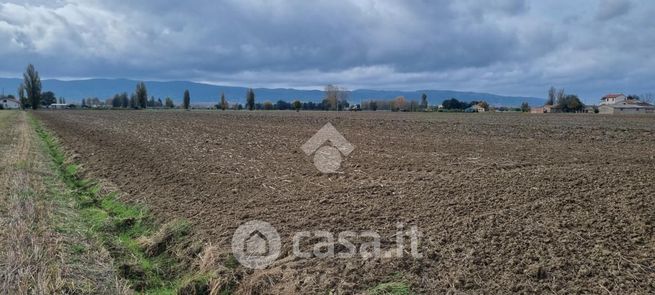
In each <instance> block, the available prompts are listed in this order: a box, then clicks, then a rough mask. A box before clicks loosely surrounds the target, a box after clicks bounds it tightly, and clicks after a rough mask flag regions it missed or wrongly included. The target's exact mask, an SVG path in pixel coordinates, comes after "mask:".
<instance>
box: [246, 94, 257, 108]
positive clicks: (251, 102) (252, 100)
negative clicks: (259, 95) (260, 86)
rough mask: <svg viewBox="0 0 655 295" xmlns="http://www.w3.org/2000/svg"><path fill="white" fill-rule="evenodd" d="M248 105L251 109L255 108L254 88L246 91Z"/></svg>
mask: <svg viewBox="0 0 655 295" xmlns="http://www.w3.org/2000/svg"><path fill="white" fill-rule="evenodd" d="M246 107H247V108H248V110H251V111H252V110H253V109H254V108H255V91H254V90H252V88H248V91H246Z"/></svg>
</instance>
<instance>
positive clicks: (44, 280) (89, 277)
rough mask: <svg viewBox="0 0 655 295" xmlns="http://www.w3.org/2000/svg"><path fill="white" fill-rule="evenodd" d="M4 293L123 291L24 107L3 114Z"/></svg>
mask: <svg viewBox="0 0 655 295" xmlns="http://www.w3.org/2000/svg"><path fill="white" fill-rule="evenodd" d="M0 132H1V133H2V136H0V150H2V158H1V159H0V181H1V182H2V183H1V184H0V227H1V228H2V229H3V230H2V231H0V292H1V293H2V294H61V293H75V294H124V293H129V292H130V291H129V289H128V288H127V287H126V283H125V282H123V281H122V280H120V279H119V278H118V277H117V276H116V274H115V272H114V267H113V265H112V259H111V257H110V256H109V254H108V253H107V251H105V250H104V248H103V247H102V246H101V245H99V244H98V243H97V242H96V241H95V239H94V238H93V237H92V236H89V235H88V233H87V232H85V231H84V229H83V227H78V226H76V224H78V222H77V221H78V220H79V216H78V210H77V208H76V204H75V202H74V201H72V200H71V199H70V198H67V196H69V195H70V194H71V192H70V191H69V190H68V189H67V186H66V184H64V183H63V182H62V181H61V178H60V177H59V175H58V172H57V168H56V167H55V166H54V164H53V163H52V161H51V159H50V157H49V156H48V152H47V149H46V147H45V146H44V144H43V143H42V141H41V140H40V139H39V137H38V135H37V134H36V132H35V131H34V130H33V128H31V126H30V124H29V122H28V116H27V114H26V113H25V112H18V111H0Z"/></svg>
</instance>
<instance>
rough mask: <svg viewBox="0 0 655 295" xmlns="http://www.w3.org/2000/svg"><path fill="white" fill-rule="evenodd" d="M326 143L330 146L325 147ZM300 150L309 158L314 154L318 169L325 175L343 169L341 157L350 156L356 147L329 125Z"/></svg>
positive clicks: (324, 126) (315, 164)
mask: <svg viewBox="0 0 655 295" xmlns="http://www.w3.org/2000/svg"><path fill="white" fill-rule="evenodd" d="M326 142H329V143H330V144H329V145H325V143H326ZM300 149H302V151H303V152H304V153H305V154H306V155H308V156H309V155H311V154H314V166H315V167H316V169H318V170H319V171H321V172H323V173H335V172H337V170H339V168H340V167H341V161H342V159H341V155H344V156H348V155H349V154H350V153H352V151H353V150H354V149H355V147H354V146H353V145H352V144H350V142H348V140H346V138H345V137H343V135H341V133H339V131H337V129H336V128H334V126H332V124H330V123H327V124H325V125H323V127H322V128H321V129H320V130H318V132H316V134H314V136H312V138H310V139H309V140H308V141H307V142H305V144H303V145H302V146H301V147H300Z"/></svg>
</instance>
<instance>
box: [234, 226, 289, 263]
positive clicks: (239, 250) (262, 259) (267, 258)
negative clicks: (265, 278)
mask: <svg viewBox="0 0 655 295" xmlns="http://www.w3.org/2000/svg"><path fill="white" fill-rule="evenodd" d="M281 248H282V242H281V240H280V235H279V234H278V232H277V230H276V229H275V228H274V227H273V226H272V225H271V224H270V223H268V222H264V221H259V220H252V221H248V222H246V223H244V224H242V225H241V226H239V227H238V228H237V230H236V231H235V232H234V235H233V236H232V253H233V254H234V257H235V258H236V259H237V260H238V261H239V263H241V265H243V266H245V267H248V268H253V269H263V268H265V267H266V266H268V265H270V264H271V263H273V262H274V261H275V260H276V259H277V258H278V257H279V256H280V250H281Z"/></svg>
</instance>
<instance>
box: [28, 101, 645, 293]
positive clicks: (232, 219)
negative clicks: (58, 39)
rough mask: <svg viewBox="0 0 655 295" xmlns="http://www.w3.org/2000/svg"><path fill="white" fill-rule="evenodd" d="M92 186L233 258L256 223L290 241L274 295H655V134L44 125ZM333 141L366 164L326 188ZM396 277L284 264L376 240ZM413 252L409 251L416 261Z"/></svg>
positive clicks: (316, 120)
mask: <svg viewBox="0 0 655 295" xmlns="http://www.w3.org/2000/svg"><path fill="white" fill-rule="evenodd" d="M36 114H37V117H38V118H40V119H41V120H42V121H43V122H44V123H45V124H46V126H47V127H48V128H50V129H51V130H53V131H54V132H55V133H56V134H57V135H58V136H59V137H60V138H61V139H62V142H63V144H64V145H65V146H66V147H67V148H68V149H69V151H71V152H72V153H74V154H75V155H76V157H77V158H78V160H79V161H80V162H81V163H83V165H84V167H85V168H86V170H87V171H89V173H91V174H92V175H93V176H94V177H96V178H100V179H103V180H105V181H107V182H110V183H112V184H113V185H115V186H116V187H118V188H119V189H120V190H121V191H123V192H124V193H126V196H125V198H126V200H127V201H130V202H137V203H145V204H146V205H147V206H148V207H149V208H151V210H152V211H153V212H154V213H155V215H156V216H157V217H158V218H161V219H162V220H167V219H171V218H186V219H188V220H190V221H191V222H192V224H193V225H194V228H195V229H196V231H197V236H196V237H195V238H197V239H202V240H205V241H207V242H211V243H212V244H213V245H216V246H217V247H219V248H220V249H224V250H225V251H229V250H230V242H231V238H232V234H233V233H234V230H235V229H236V228H237V227H238V226H239V225H241V224H242V223H244V222H246V221H249V220H254V219H257V220H263V221H267V222H269V223H271V224H272V225H273V226H274V227H275V228H276V229H277V230H278V232H279V233H280V235H281V236H282V241H283V253H282V255H281V259H280V261H278V263H276V264H274V265H272V266H271V267H269V268H268V269H265V270H258V271H250V272H249V273H248V275H247V276H246V277H244V278H243V279H242V280H241V281H242V283H243V284H254V285H257V284H260V285H261V284H267V286H268V287H267V288H264V289H262V290H263V291H266V292H271V293H275V292H298V293H305V294H306V293H321V294H326V293H328V292H330V291H331V290H334V291H335V292H339V293H359V292H364V291H366V290H371V288H374V287H375V286H377V285H379V284H380V283H385V282H402V283H404V284H407V285H408V286H410V288H411V290H412V292H414V293H446V292H454V293H456V292H458V291H461V292H465V293H491V294H497V293H505V292H525V293H579V292H590V293H597V294H600V293H607V292H610V293H612V294H629V293H637V294H647V293H651V294H652V293H655V230H654V228H655V118H650V117H612V116H601V115H591V114H589V115H555V114H548V115H528V114H444V113H419V114H409V113H323V112H300V113H294V112H246V111H243V112H230V111H226V112H221V111H212V112H210V111H207V112H196V111H192V112H157V111H42V112H37V113H36ZM328 122H330V123H332V124H333V125H334V126H335V127H336V129H337V130H339V132H341V134H343V136H344V137H345V138H346V139H347V140H348V141H349V142H350V143H352V144H353V145H354V146H355V149H354V151H353V152H352V153H351V154H350V155H348V156H347V157H344V162H343V163H342V165H341V169H340V173H337V174H322V173H320V172H319V171H318V170H317V169H316V168H315V167H314V165H313V160H312V157H311V156H307V155H305V153H303V151H302V150H301V149H300V147H301V146H302V145H303V143H305V141H307V140H308V139H309V138H310V137H311V136H312V135H313V134H314V133H315V132H316V131H318V130H319V129H320V128H321V127H322V126H323V125H324V124H326V123H328ZM399 222H402V223H404V224H406V225H407V226H410V225H415V226H417V227H418V228H419V230H420V231H421V232H422V233H423V236H422V238H421V243H420V247H419V249H420V252H421V253H422V254H423V258H420V259H415V258H412V257H411V256H410V255H405V256H404V257H403V258H393V259H363V258H361V259H360V258H357V259H340V258H311V259H299V258H296V259H286V260H285V259H284V258H285V257H286V256H289V255H290V252H291V243H290V240H291V236H292V235H293V234H294V233H295V232H297V231H303V230H327V231H330V232H334V233H337V232H340V231H355V232H358V231H365V230H373V231H376V232H378V233H380V234H381V235H382V244H383V246H384V245H387V244H389V243H391V241H394V239H395V238H394V237H393V234H394V233H395V231H396V224H397V223H399ZM408 251H409V250H408Z"/></svg>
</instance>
